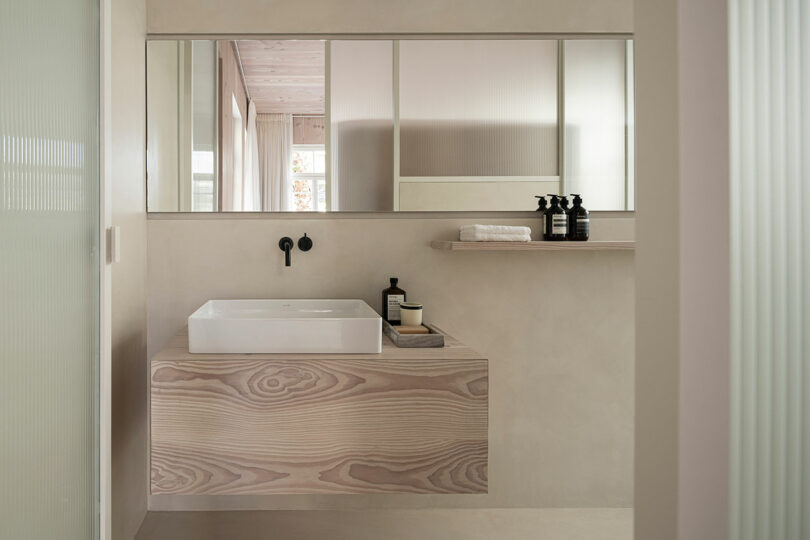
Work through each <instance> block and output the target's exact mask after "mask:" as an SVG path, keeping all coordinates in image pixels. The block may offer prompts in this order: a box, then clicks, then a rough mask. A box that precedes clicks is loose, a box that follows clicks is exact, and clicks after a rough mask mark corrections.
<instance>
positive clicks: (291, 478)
mask: <svg viewBox="0 0 810 540" xmlns="http://www.w3.org/2000/svg"><path fill="white" fill-rule="evenodd" d="M382 340H383V342H382V352H381V353H380V354H358V355H351V354H344V355H334V354H190V353H189V352H188V332H187V330H183V331H182V332H180V333H179V334H177V335H176V336H175V337H174V338H173V339H172V340H171V342H170V343H169V344H168V346H167V347H166V348H165V349H163V350H162V351H160V352H159V353H158V354H157V355H155V357H154V358H153V359H152V362H151V391H152V395H151V491H152V493H153V494H156V495H164V494H174V495H178V494H189V495H190V494H193V495H205V494H210V495H226V494H239V495H244V494H256V495H259V494H296V493H297V494H300V493H311V494H314V493H322V494H330V493H335V494H337V493H486V492H487V457H488V455H487V445H488V439H487V425H488V418H487V406H488V395H489V384H488V382H489V380H488V361H487V359H485V358H483V357H482V356H481V355H480V354H479V353H477V352H475V351H473V350H472V349H470V348H469V347H466V346H464V345H462V344H461V343H459V342H458V341H456V340H455V339H453V338H451V337H449V336H448V339H447V340H446V344H445V347H444V348H437V349H401V348H397V347H395V346H394V345H393V344H392V343H391V341H390V340H389V339H388V338H387V337H386V336H383V338H382Z"/></svg>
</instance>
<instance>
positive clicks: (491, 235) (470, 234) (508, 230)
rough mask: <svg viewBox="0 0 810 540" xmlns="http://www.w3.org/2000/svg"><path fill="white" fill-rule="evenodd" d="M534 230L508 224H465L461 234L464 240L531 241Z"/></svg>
mask: <svg viewBox="0 0 810 540" xmlns="http://www.w3.org/2000/svg"><path fill="white" fill-rule="evenodd" d="M531 234H532V230H531V229H530V228H528V227H510V226H508V225H464V226H462V227H461V234H460V235H459V236H460V238H461V241H462V242H530V241H531V239H532V238H531Z"/></svg>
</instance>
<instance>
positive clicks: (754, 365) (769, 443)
mask: <svg viewBox="0 0 810 540" xmlns="http://www.w3.org/2000/svg"><path fill="white" fill-rule="evenodd" d="M728 9H729V26H728V28H729V88H730V120H731V126H730V135H731V136H730V153H731V159H730V166H731V207H730V208H731V302H732V306H731V314H732V319H731V360H732V362H731V372H732V373H731V397H732V403H731V455H730V463H731V486H730V491H729V492H730V496H731V497H730V499H731V501H730V502H731V504H730V509H731V511H730V527H729V528H730V538H731V539H732V540H759V539H774V540H777V539H778V540H804V539H807V538H810V363H808V362H809V361H810V330H809V329H810V279H808V278H809V277H810V214H809V213H808V211H807V209H808V208H810V152H808V148H810V55H809V54H807V53H808V51H810V2H808V1H807V0H789V1H781V0H780V1H778V2H777V1H772V0H762V1H758V2H753V1H751V0H730V1H729V3H728Z"/></svg>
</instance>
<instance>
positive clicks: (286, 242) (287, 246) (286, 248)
mask: <svg viewBox="0 0 810 540" xmlns="http://www.w3.org/2000/svg"><path fill="white" fill-rule="evenodd" d="M278 247H279V249H280V250H281V251H283V252H284V266H290V265H291V264H292V261H291V257H290V251H292V248H293V241H292V238H290V237H289V236H285V237H283V238H282V239H281V240H279V241H278Z"/></svg>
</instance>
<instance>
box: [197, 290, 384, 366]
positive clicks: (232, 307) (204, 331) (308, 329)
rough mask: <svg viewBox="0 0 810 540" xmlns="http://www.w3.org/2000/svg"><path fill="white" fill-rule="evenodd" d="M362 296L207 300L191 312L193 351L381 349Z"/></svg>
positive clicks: (374, 319)
mask: <svg viewBox="0 0 810 540" xmlns="http://www.w3.org/2000/svg"><path fill="white" fill-rule="evenodd" d="M381 346H382V318H381V317H380V316H379V315H378V314H377V313H376V312H375V311H374V310H373V309H371V307H369V305H368V304H366V303H365V302H363V301H362V300H209V301H208V302H206V303H205V304H203V305H202V307H201V308H200V309H198V310H197V311H195V312H194V313H192V314H191V316H190V317H189V318H188V349H189V352H192V353H379V352H380V351H381Z"/></svg>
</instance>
